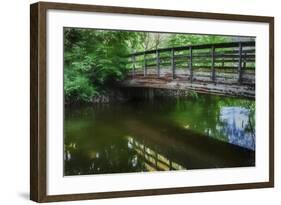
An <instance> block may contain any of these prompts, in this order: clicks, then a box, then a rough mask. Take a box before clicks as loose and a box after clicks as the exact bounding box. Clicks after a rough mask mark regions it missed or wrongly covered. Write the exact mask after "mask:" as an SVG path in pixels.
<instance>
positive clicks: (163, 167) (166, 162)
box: [128, 137, 185, 171]
mask: <svg viewBox="0 0 281 205" xmlns="http://www.w3.org/2000/svg"><path fill="white" fill-rule="evenodd" d="M128 147H129V148H130V149H134V150H135V151H136V153H137V154H138V155H136V157H135V158H134V160H135V162H136V161H137V160H138V158H142V160H143V161H144V166H145V168H146V169H147V170H148V171H167V170H182V169H185V168H184V167H183V166H181V165H179V164H177V163H176V162H173V161H171V160H170V159H168V158H166V157H165V156H163V155H161V154H160V153H157V152H156V151H154V150H153V149H150V148H149V147H147V146H146V145H144V144H141V143H139V142H138V141H136V140H135V139H134V138H133V137H128ZM133 163H134V162H133ZM134 164H136V163H134Z"/></svg>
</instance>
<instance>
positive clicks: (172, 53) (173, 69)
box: [171, 48, 175, 79]
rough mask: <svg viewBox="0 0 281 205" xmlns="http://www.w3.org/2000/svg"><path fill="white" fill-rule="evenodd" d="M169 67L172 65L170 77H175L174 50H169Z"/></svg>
mask: <svg viewBox="0 0 281 205" xmlns="http://www.w3.org/2000/svg"><path fill="white" fill-rule="evenodd" d="M171 67H172V79H175V51H174V48H172V50H171Z"/></svg>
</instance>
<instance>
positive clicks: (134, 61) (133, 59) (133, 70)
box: [132, 55, 136, 79]
mask: <svg viewBox="0 0 281 205" xmlns="http://www.w3.org/2000/svg"><path fill="white" fill-rule="evenodd" d="M132 61H133V68H132V79H134V78H135V70H136V67H135V66H136V65H135V63H136V56H135V55H133V56H132Z"/></svg>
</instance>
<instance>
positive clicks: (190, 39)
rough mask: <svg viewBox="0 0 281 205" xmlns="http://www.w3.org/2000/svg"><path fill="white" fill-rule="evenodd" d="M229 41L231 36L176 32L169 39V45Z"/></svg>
mask: <svg viewBox="0 0 281 205" xmlns="http://www.w3.org/2000/svg"><path fill="white" fill-rule="evenodd" d="M228 41H230V38H229V37H224V36H215V35H187V34H174V35H171V36H170V37H169V38H168V39H167V46H169V47H176V46H183V45H185V46H187V45H198V44H212V43H224V42H228Z"/></svg>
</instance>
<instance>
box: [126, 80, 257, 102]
mask: <svg viewBox="0 0 281 205" xmlns="http://www.w3.org/2000/svg"><path fill="white" fill-rule="evenodd" d="M122 86H124V87H141V88H155V89H157V88H158V89H172V90H192V91H195V92H198V93H208V94H215V95H225V96H241V97H247V98H254V97H255V87H254V86H253V85H245V84H244V85H238V84H230V83H214V82H212V81H193V82H190V80H185V79H180V78H177V79H173V80H171V79H169V78H167V77H162V78H153V77H152V76H150V77H139V78H134V79H127V80H125V81H123V82H122Z"/></svg>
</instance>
